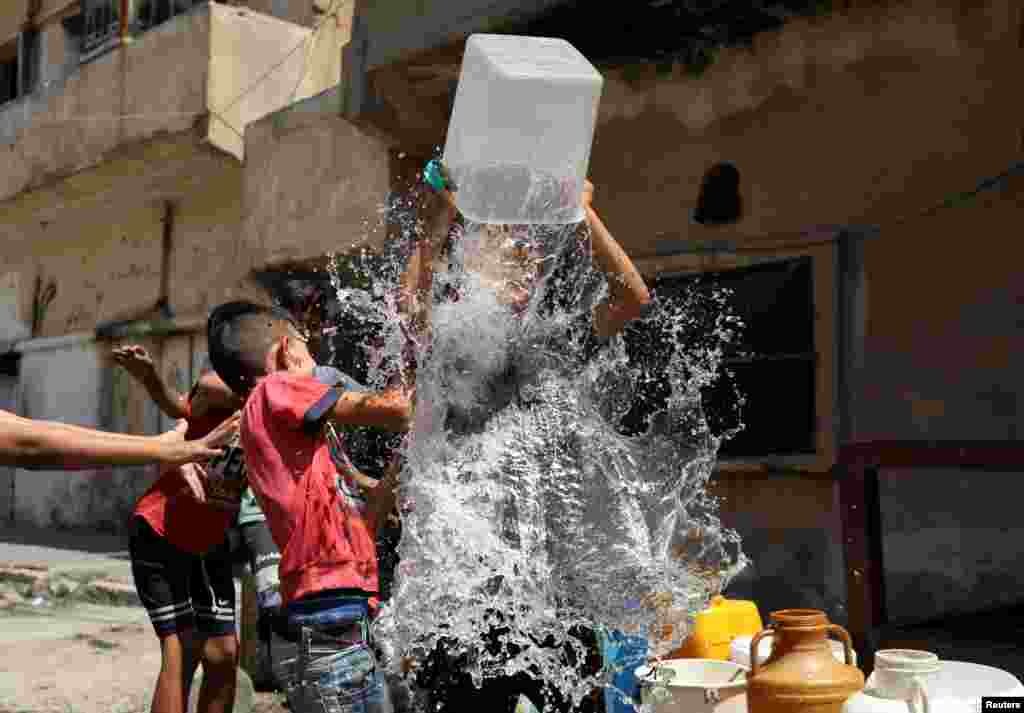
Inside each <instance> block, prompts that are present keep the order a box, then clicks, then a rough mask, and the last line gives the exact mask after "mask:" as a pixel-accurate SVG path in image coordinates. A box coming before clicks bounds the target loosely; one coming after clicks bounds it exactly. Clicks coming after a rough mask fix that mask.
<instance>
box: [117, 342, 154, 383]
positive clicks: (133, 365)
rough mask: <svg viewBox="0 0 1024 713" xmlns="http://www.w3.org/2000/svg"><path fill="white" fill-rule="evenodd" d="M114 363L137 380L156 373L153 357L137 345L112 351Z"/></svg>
mask: <svg viewBox="0 0 1024 713" xmlns="http://www.w3.org/2000/svg"><path fill="white" fill-rule="evenodd" d="M113 357H114V363H115V364H117V365H118V366H121V367H123V368H124V370H125V371H127V372H128V373H129V374H131V375H132V376H134V377H135V378H137V379H142V378H143V377H146V376H149V375H151V374H155V373H156V365H155V364H154V363H153V357H151V356H150V355H149V352H147V351H146V350H145V349H144V348H143V347H141V346H139V345H138V344H130V345H128V346H126V347H118V348H117V349H115V350H114V351H113Z"/></svg>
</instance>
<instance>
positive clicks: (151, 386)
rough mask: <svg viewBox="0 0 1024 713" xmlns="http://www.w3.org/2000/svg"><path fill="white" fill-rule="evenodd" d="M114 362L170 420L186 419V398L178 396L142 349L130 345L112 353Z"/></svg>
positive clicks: (185, 396) (183, 395)
mask: <svg viewBox="0 0 1024 713" xmlns="http://www.w3.org/2000/svg"><path fill="white" fill-rule="evenodd" d="M113 356H114V362H115V363H116V364H118V365H119V366H121V367H124V370H125V371H127V372H128V373H129V374H131V375H132V377H133V378H134V379H135V380H136V381H138V382H139V383H140V384H142V386H143V388H145V389H146V393H147V394H149V397H150V398H151V399H153V401H155V402H156V405H157V406H159V407H160V410H161V411H163V412H164V413H165V414H167V415H168V416H169V417H170V418H186V417H187V416H188V396H187V395H186V394H179V393H178V392H177V391H175V390H174V389H172V388H171V387H170V386H168V385H167V383H165V382H164V380H163V379H161V378H160V374H159V372H158V371H157V369H156V365H155V364H154V363H153V358H152V357H151V356H150V355H149V352H147V351H146V350H145V349H144V348H143V347H140V346H139V345H137V344H131V345H129V346H127V347H119V348H118V349H115V350H114V351H113Z"/></svg>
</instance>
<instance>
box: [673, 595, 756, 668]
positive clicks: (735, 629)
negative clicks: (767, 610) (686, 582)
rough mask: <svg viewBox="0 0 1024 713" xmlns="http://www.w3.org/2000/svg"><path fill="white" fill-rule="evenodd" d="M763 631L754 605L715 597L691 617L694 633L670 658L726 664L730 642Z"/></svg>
mask: <svg viewBox="0 0 1024 713" xmlns="http://www.w3.org/2000/svg"><path fill="white" fill-rule="evenodd" d="M763 628H764V626H763V624H762V623H761V615H760V613H758V611H757V605H756V604H754V602H751V601H746V600H743V599H726V598H725V597H722V596H715V597H712V598H711V602H710V603H709V605H708V608H707V609H705V610H704V611H702V612H698V613H697V614H696V615H695V616H694V623H693V631H692V632H691V633H690V636H689V637H688V638H687V639H686V641H685V643H683V645H682V646H681V647H680V648H678V649H676V650H675V651H673V652H672V653H671V654H669V658H684V659H718V660H720V661H728V660H729V655H730V652H729V645H730V644H732V642H733V639H735V638H736V637H737V636H753V635H754V634H757V633H758V632H759V631H761V629H763Z"/></svg>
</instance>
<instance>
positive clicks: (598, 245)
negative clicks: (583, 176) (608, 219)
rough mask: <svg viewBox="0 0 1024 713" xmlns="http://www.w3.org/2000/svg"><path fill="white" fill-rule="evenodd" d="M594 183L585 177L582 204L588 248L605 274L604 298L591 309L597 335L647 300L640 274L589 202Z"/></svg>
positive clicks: (615, 327) (617, 328)
mask: <svg viewBox="0 0 1024 713" xmlns="http://www.w3.org/2000/svg"><path fill="white" fill-rule="evenodd" d="M593 195H594V186H593V184H591V183H590V181H587V183H586V187H585V189H584V192H583V208H584V211H585V213H586V216H587V224H588V225H589V226H590V236H591V237H590V239H591V246H592V247H591V250H592V251H593V255H594V259H595V260H596V261H597V264H598V265H599V266H600V268H601V271H602V272H603V273H604V274H605V277H607V278H608V292H609V295H608V299H607V300H605V301H604V302H602V303H601V304H599V305H598V306H597V307H596V308H595V309H594V330H595V331H596V332H597V334H598V336H600V337H610V336H613V335H615V334H618V333H619V332H621V331H622V329H623V328H624V327H625V326H626V323H627V322H629V321H630V320H633V319H636V318H637V317H639V316H640V315H641V314H642V313H643V309H644V307H645V306H646V305H647V303H649V302H650V301H651V295H650V292H649V291H648V290H647V285H646V284H645V283H644V278H643V276H642V275H641V274H640V272H639V271H638V270H637V269H636V266H635V265H634V264H633V261H632V260H630V258H629V255H627V254H626V251H625V250H623V249H622V246H621V245H619V244H618V243H617V242H616V241H615V238H613V237H612V234H611V233H610V232H609V231H608V228H607V227H605V224H604V222H603V221H602V220H601V218H600V217H599V216H598V215H597V211H595V210H594V207H593V205H592V200H593Z"/></svg>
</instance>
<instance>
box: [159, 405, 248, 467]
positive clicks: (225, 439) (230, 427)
mask: <svg viewBox="0 0 1024 713" xmlns="http://www.w3.org/2000/svg"><path fill="white" fill-rule="evenodd" d="M240 418H241V415H240V414H239V413H235V414H234V415H232V416H231V417H230V418H228V419H226V420H225V421H224V422H223V423H221V424H220V425H219V426H217V428H215V429H213V430H212V431H210V433H208V434H207V435H206V436H204V437H203V438H198V439H196V440H194V441H186V440H185V431H187V430H188V422H187V421H185V420H184V419H182V420H180V421H178V423H177V424H176V425H175V427H174V428H173V429H172V430H170V431H168V432H167V433H165V434H164V435H163V436H162V438H165V439H167V440H168V441H170V442H172V443H173V444H175V445H176V446H177V448H176V449H175V451H174V455H173V457H172V458H170V459H169V461H168V462H169V464H171V465H184V464H185V463H196V462H199V461H205V460H209V459H211V458H216V457H217V456H219V455H222V454H223V453H224V448H223V447H224V446H226V445H227V444H228V443H229V442H230V441H231V439H232V438H234V437H235V435H237V434H238V426H239V419H240Z"/></svg>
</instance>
